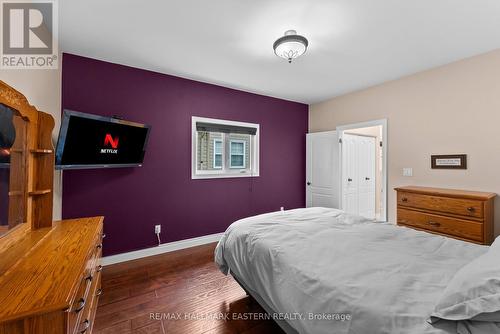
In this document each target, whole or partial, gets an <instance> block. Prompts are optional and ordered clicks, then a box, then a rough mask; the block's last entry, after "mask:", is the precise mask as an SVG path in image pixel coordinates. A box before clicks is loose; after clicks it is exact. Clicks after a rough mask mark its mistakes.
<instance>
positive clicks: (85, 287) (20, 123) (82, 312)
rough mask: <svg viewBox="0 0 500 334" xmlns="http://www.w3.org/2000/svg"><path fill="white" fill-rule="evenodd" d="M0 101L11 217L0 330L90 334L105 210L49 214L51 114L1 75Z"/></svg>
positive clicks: (0, 290)
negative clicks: (61, 216)
mask: <svg viewBox="0 0 500 334" xmlns="http://www.w3.org/2000/svg"><path fill="white" fill-rule="evenodd" d="M0 104H1V105H2V106H1V108H2V109H0V112H4V115H7V116H8V117H7V116H5V117H7V118H8V119H9V121H10V122H12V127H11V129H12V128H14V129H15V131H11V130H8V131H10V132H9V136H10V137H9V138H10V139H9V140H8V141H6V140H4V139H3V141H2V142H1V143H2V144H1V146H2V147H0V149H2V152H3V153H4V156H3V158H2V159H3V160H1V161H3V162H2V164H3V165H4V166H2V168H3V176H4V177H5V178H6V179H7V181H8V184H7V185H8V196H6V198H7V199H8V208H7V209H6V210H7V211H8V223H9V224H8V225H7V229H3V230H2V231H3V232H6V234H0V334H7V333H8V334H28V333H40V334H44V333H46V334H49V333H50V334H60V333H61V334H62V333H71V334H73V333H91V332H92V325H93V318H94V315H95V311H96V308H97V303H98V298H99V295H100V294H101V269H102V266H101V265H100V261H101V251H102V238H103V217H93V218H80V219H72V220H63V221H58V222H53V221H52V198H53V193H52V192H53V175H54V148H53V145H52V129H53V127H54V120H53V118H52V117H51V116H50V115H49V114H46V113H43V112H40V111H38V110H37V109H36V108H35V107H33V106H31V105H30V104H29V103H28V101H27V100H26V98H25V97H24V96H23V95H22V94H21V93H19V92H17V91H16V90H14V89H13V88H12V87H9V86H8V85H7V84H5V83H4V82H2V81H0ZM2 120H3V119H2ZM3 121H4V120H3ZM4 125H5V124H4ZM1 129H2V128H1V127H0V130H1ZM3 131H6V130H3ZM5 133H6V132H3V133H0V135H3V134H5ZM13 134H14V135H13ZM13 136H15V138H12V137H13ZM1 138H6V137H1ZM13 140H14V141H13ZM7 142H8V144H6V143H7ZM6 145H7V146H6ZM5 152H7V153H6V154H7V156H8V159H5ZM5 161H7V162H5ZM5 171H7V172H8V174H5ZM2 184H3V183H2ZM4 188H5V187H4ZM4 188H1V189H0V190H3V191H5V190H6V189H4ZM5 195H7V193H5ZM0 213H2V212H0ZM4 213H5V212H4Z"/></svg>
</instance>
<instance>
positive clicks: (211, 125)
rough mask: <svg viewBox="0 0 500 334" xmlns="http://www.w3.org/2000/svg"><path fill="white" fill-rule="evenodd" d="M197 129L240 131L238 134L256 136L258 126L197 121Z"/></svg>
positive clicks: (224, 131) (227, 131)
mask: <svg viewBox="0 0 500 334" xmlns="http://www.w3.org/2000/svg"><path fill="white" fill-rule="evenodd" d="M196 131H204V132H222V133H238V134H245V135H253V136H254V135H255V134H256V133H257V128H252V127H246V126H235V125H226V124H215V123H204V122H196Z"/></svg>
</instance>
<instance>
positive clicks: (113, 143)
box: [101, 133, 120, 154]
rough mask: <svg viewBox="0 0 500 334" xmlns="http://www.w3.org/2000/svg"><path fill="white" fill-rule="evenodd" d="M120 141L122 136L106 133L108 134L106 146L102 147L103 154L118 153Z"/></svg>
mask: <svg viewBox="0 0 500 334" xmlns="http://www.w3.org/2000/svg"><path fill="white" fill-rule="evenodd" d="M119 141H120V137H118V136H117V137H113V136H112V135H111V134H110V133H106V136H104V148H101V154H118V143H119ZM109 147H111V148H109Z"/></svg>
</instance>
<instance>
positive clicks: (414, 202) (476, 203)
mask: <svg viewBox="0 0 500 334" xmlns="http://www.w3.org/2000/svg"><path fill="white" fill-rule="evenodd" d="M395 190H396V191H397V223H398V225H403V226H408V227H411V228H415V229H419V230H424V231H428V232H431V233H435V234H441V235H445V236H449V237H451V238H455V239H460V240H465V241H469V242H474V243H478V244H484V245H489V244H491V243H492V242H493V224H494V219H493V200H494V198H495V196H496V194H494V193H488V192H478V191H465V190H452V189H440V188H427V187H416V186H408V187H400V188H395Z"/></svg>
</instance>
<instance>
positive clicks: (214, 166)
mask: <svg viewBox="0 0 500 334" xmlns="http://www.w3.org/2000/svg"><path fill="white" fill-rule="evenodd" d="M215 143H221V145H223V144H224V140H223V139H219V138H214V140H213V145H214V156H213V166H212V167H213V168H215V169H222V166H216V165H215V156H216V155H217V154H216V153H215ZM220 155H221V162H222V164H224V147H222V152H221V153H220Z"/></svg>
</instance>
